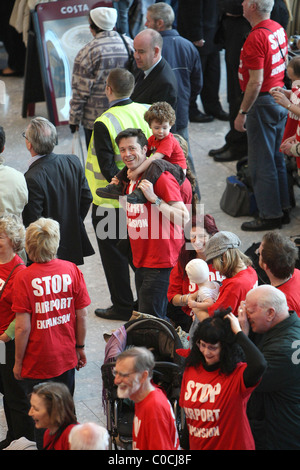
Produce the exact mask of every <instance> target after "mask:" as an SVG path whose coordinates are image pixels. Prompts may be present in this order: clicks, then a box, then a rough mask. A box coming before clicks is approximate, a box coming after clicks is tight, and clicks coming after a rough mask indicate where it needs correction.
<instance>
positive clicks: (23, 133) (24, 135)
mask: <svg viewBox="0 0 300 470" xmlns="http://www.w3.org/2000/svg"><path fill="white" fill-rule="evenodd" d="M22 137H24V139H26V140H28V138H27V137H26V133H25V132H22ZM28 142H30V140H28Z"/></svg>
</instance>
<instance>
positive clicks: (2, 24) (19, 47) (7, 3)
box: [0, 0, 26, 74]
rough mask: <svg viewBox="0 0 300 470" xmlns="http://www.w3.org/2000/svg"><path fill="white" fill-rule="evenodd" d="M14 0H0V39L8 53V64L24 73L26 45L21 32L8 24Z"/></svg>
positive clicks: (16, 70)
mask: <svg viewBox="0 0 300 470" xmlns="http://www.w3.org/2000/svg"><path fill="white" fill-rule="evenodd" d="M14 3H15V2H14V1H12V0H2V1H1V2H0V41H3V44H4V47H5V50H6V52H7V55H8V64H7V65H8V66H9V67H10V68H11V69H12V70H14V71H15V72H18V73H20V74H23V73H24V67H25V57H26V47H25V44H24V42H23V37H22V33H18V31H17V30H16V29H15V28H13V27H12V26H10V24H9V19H10V16H11V12H12V10H13V7H14Z"/></svg>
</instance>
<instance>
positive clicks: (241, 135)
mask: <svg viewBox="0 0 300 470" xmlns="http://www.w3.org/2000/svg"><path fill="white" fill-rule="evenodd" d="M250 29H251V26H250V24H249V23H248V21H247V20H246V19H245V18H244V17H242V16H241V17H232V16H224V18H223V20H222V31H223V39H224V46H225V62H226V75H227V100H228V104H229V124H230V130H229V132H228V133H227V135H226V137H225V140H226V142H227V144H229V145H230V147H231V148H232V150H234V151H236V152H241V157H243V156H245V155H247V133H246V132H239V131H237V130H235V128H234V120H235V118H236V116H237V114H238V112H239V109H240V105H241V102H242V92H241V88H240V83H239V79H238V69H239V63H240V54H241V48H242V47H243V44H244V40H245V37H246V35H247V34H248V33H249V31H250Z"/></svg>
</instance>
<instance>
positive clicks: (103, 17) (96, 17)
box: [90, 7, 118, 31]
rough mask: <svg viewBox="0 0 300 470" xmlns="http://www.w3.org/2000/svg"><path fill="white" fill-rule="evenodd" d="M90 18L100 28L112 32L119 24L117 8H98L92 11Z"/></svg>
mask: <svg viewBox="0 0 300 470" xmlns="http://www.w3.org/2000/svg"><path fill="white" fill-rule="evenodd" d="M90 16H91V18H92V20H93V22H94V23H95V25H96V26H98V28H100V29H102V30H103V31H111V30H112V29H114V27H115V24H116V22H117V17H118V12H117V10H116V9H115V8H108V7H98V8H94V9H93V10H91V11H90Z"/></svg>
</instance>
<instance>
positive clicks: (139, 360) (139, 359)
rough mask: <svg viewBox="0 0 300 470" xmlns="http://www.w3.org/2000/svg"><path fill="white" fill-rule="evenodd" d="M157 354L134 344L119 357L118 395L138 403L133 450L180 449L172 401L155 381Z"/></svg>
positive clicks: (116, 377)
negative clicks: (153, 377) (153, 382)
mask: <svg viewBox="0 0 300 470" xmlns="http://www.w3.org/2000/svg"><path fill="white" fill-rule="evenodd" d="M154 364H155V361H154V356H153V354H152V352H151V351H149V350H148V349H146V348H143V347H132V348H129V349H126V350H125V351H123V352H122V353H121V354H120V355H119V356H118V357H117V362H116V366H115V368H114V370H113V374H114V376H115V384H116V385H117V387H118V389H117V393H118V397H119V398H129V399H130V400H132V401H133V402H134V404H135V407H134V409H135V415H134V419H133V427H132V440H133V441H132V449H134V450H178V449H179V438H178V433H177V428H176V422H175V417H174V413H173V410H172V408H171V404H170V403H169V401H168V400H167V398H166V396H165V394H164V392H163V391H162V390H161V389H159V388H157V387H156V386H155V385H153V384H152V382H151V379H152V372H153V368H154Z"/></svg>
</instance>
